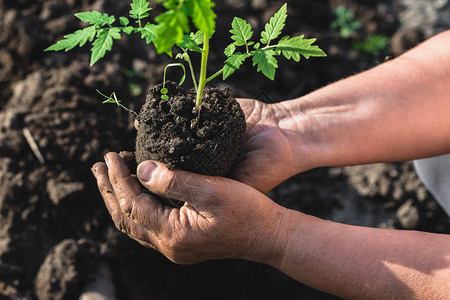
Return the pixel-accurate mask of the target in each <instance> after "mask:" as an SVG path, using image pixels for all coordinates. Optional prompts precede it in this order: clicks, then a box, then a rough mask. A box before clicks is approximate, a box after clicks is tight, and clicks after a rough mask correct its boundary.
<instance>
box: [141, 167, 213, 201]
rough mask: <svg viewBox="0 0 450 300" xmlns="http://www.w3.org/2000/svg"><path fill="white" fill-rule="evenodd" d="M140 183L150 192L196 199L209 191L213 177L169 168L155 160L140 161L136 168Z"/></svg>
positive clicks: (182, 199) (176, 198) (167, 196)
mask: <svg viewBox="0 0 450 300" xmlns="http://www.w3.org/2000/svg"><path fill="white" fill-rule="evenodd" d="M137 176H138V178H139V180H140V181H141V183H142V184H143V185H144V186H145V187H146V188H147V189H148V190H150V191H151V192H153V193H155V194H158V195H160V196H163V197H166V198H170V199H173V200H179V201H183V202H189V203H190V204H193V202H196V201H198V200H199V199H201V198H205V196H206V195H210V194H211V193H208V191H209V192H211V190H210V189H211V187H210V186H211V183H212V182H213V181H214V180H213V178H210V177H208V176H204V175H200V174H196V173H191V172H187V171H182V170H169V169H167V168H166V165H164V164H163V163H160V162H157V161H151V160H147V161H144V162H142V163H141V164H140V165H139V166H138V169H137Z"/></svg>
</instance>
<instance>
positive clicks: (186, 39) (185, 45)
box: [177, 34, 202, 52]
mask: <svg viewBox="0 0 450 300" xmlns="http://www.w3.org/2000/svg"><path fill="white" fill-rule="evenodd" d="M177 46H178V47H180V48H182V49H187V50H190V51H194V52H202V49H200V47H199V46H198V45H197V43H196V42H195V41H194V40H193V39H192V37H191V36H190V35H187V34H185V35H183V39H182V40H181V43H177Z"/></svg>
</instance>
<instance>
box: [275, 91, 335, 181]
mask: <svg viewBox="0 0 450 300" xmlns="http://www.w3.org/2000/svg"><path fill="white" fill-rule="evenodd" d="M273 106H274V107H273V111H274V112H275V113H274V119H275V122H276V123H277V126H278V128H279V129H280V130H281V131H282V133H283V135H284V136H286V137H287V138H288V140H289V144H290V148H291V151H292V156H293V165H292V168H293V169H294V172H292V173H293V174H292V175H294V174H298V173H301V172H304V171H307V170H310V169H313V168H317V167H321V166H325V165H326V163H325V157H326V152H325V150H326V149H327V148H326V147H324V145H325V141H324V135H323V134H322V131H321V129H320V128H321V126H320V125H321V124H320V123H319V122H317V119H315V118H313V114H311V113H308V112H310V111H312V110H313V109H314V107H313V105H312V103H311V102H309V101H307V100H306V99H305V98H298V99H293V100H288V101H283V102H279V103H276V104H273Z"/></svg>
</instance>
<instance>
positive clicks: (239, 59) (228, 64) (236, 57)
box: [223, 52, 249, 80]
mask: <svg viewBox="0 0 450 300" xmlns="http://www.w3.org/2000/svg"><path fill="white" fill-rule="evenodd" d="M248 56H249V55H248V54H247V53H240V52H238V53H234V54H231V55H230V57H228V59H227V60H226V61H225V65H224V67H223V80H225V79H227V78H228V77H229V76H230V75H231V74H233V73H234V72H235V71H236V70H237V69H239V68H240V67H241V65H242V64H243V63H244V61H245V59H246V58H247V57H248Z"/></svg>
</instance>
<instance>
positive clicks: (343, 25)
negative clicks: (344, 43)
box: [330, 6, 362, 39]
mask: <svg viewBox="0 0 450 300" xmlns="http://www.w3.org/2000/svg"><path fill="white" fill-rule="evenodd" d="M332 12H333V15H334V16H335V20H334V21H333V22H332V23H331V25H330V28H331V29H332V30H334V31H337V32H339V35H340V36H341V38H343V39H348V38H350V37H354V36H355V35H356V33H357V32H358V30H359V29H360V28H361V27H362V24H361V22H360V21H358V20H355V12H354V11H353V10H352V9H350V8H347V7H345V6H337V7H335V8H333V10H332Z"/></svg>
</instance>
